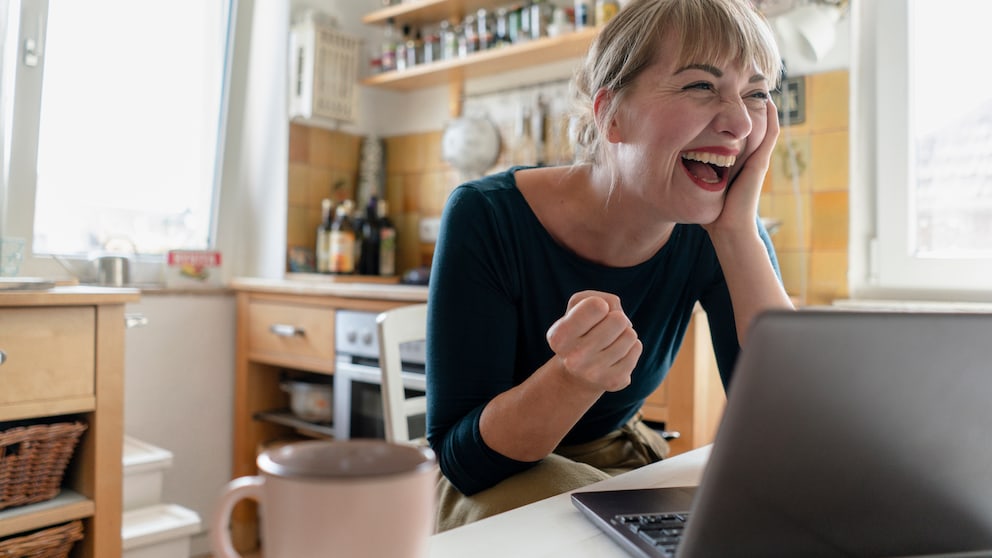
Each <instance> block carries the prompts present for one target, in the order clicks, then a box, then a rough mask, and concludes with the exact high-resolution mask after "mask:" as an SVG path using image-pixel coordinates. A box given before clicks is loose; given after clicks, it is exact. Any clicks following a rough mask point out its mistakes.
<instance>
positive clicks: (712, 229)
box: [427, 0, 792, 531]
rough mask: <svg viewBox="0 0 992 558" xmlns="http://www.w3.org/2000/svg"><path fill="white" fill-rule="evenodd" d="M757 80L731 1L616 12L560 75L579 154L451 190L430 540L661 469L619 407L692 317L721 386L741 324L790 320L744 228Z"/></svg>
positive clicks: (764, 119) (758, 102) (437, 336)
mask: <svg viewBox="0 0 992 558" xmlns="http://www.w3.org/2000/svg"><path fill="white" fill-rule="evenodd" d="M779 73H780V58H779V54H778V49H777V47H776V45H775V43H774V40H773V38H772V34H771V31H770V30H769V28H768V26H767V23H766V22H765V21H764V20H763V19H762V18H761V16H760V15H759V14H758V13H756V12H755V11H754V10H753V8H751V6H750V4H749V3H748V1H747V0H632V1H631V2H630V3H629V4H628V5H627V6H626V7H624V8H623V9H622V10H620V13H619V14H617V15H616V16H615V17H614V18H613V19H611V20H610V21H609V23H608V24H607V25H606V26H605V27H604V28H603V29H602V30H601V32H600V34H599V36H598V38H597V40H596V41H595V43H594V44H593V45H592V47H591V48H590V51H589V53H588V56H587V58H586V60H585V63H584V65H583V67H582V68H581V69H580V71H579V72H578V73H577V74H576V78H575V82H574V90H575V92H576V96H577V101H578V107H579V108H580V109H581V110H580V113H579V115H578V116H579V119H580V123H581V125H580V133H579V143H580V144H581V145H582V147H583V148H584V149H583V150H582V151H583V154H584V155H583V158H581V159H580V160H579V161H577V162H576V163H575V164H574V165H570V166H562V167H549V168H521V167H517V168H512V169H510V170H508V171H506V172H502V173H498V174H494V175H491V176H488V177H485V178H482V179H480V180H477V181H473V182H469V183H466V184H463V185H461V186H460V187H458V188H457V189H456V190H455V191H454V192H453V193H452V195H451V197H450V198H449V200H448V203H447V205H446V207H445V210H444V215H443V218H442V226H441V231H440V235H439V237H438V243H437V246H436V251H435V259H434V267H433V269H432V272H431V284H430V294H429V298H428V301H429V302H428V304H429V318H428V341H427V343H428V345H427V351H428V365H427V396H428V414H427V421H428V440H429V441H430V444H431V446H432V447H433V448H434V450H435V452H436V453H437V455H438V458H439V462H440V465H441V471H442V473H443V478H442V479H441V481H440V484H439V497H440V506H439V516H438V530H439V531H442V530H446V529H449V528H452V527H455V526H458V525H462V524H464V523H468V522H470V521H474V520H476V519H480V518H482V517H486V516H489V515H493V514H496V513H499V512H501V511H506V510H508V509H512V508H515V507H518V506H521V505H523V504H526V503H529V502H532V501H536V500H538V499H541V498H545V497H548V496H552V495H554V494H559V493H562V492H565V491H568V490H572V489H575V488H578V487H580V486H584V485H586V484H589V483H592V482H595V481H598V480H602V479H604V478H608V477H609V476H610V475H613V474H617V473H620V472H624V471H628V470H631V469H633V468H636V467H639V466H642V465H645V464H647V463H650V462H653V461H657V460H659V459H662V458H664V457H665V456H666V455H667V451H668V450H667V446H666V444H665V442H664V440H663V439H662V438H661V437H660V436H659V435H658V434H657V433H655V432H654V431H653V430H651V429H649V428H647V427H646V426H644V425H643V424H642V423H641V422H640V418H639V416H640V415H639V409H640V407H641V405H642V403H643V402H644V399H645V397H647V396H648V395H649V394H650V393H651V392H653V391H654V390H655V389H656V388H657V387H658V385H659V384H660V383H661V381H662V380H663V379H664V378H665V375H666V374H667V372H668V369H669V367H670V365H671V363H672V360H673V358H674V356H675V353H676V351H677V350H678V347H679V345H680V343H681V341H682V337H683V335H684V334H685V331H686V327H687V325H688V323H689V319H690V317H691V315H692V310H693V307H694V305H695V304H696V303H697V302H698V303H700V304H701V305H702V306H703V308H704V309H705V310H706V315H707V317H708V320H709V325H710V331H711V332H712V341H713V346H714V350H715V352H716V356H717V362H718V364H719V368H720V375H721V378H722V380H723V383H724V388H725V389H728V388H729V389H732V378H731V371H732V367H733V363H734V360H735V359H736V356H737V353H738V351H739V349H740V343H742V342H743V341H744V340H745V339H746V338H747V334H748V326H749V325H750V324H751V321H752V319H753V318H754V317H755V315H757V314H758V313H760V312H762V311H764V310H767V309H772V308H791V307H792V305H791V303H790V301H789V298H788V296H787V295H786V293H785V291H784V289H783V288H782V285H781V280H780V276H779V272H778V266H777V261H776V258H775V255H774V252H773V249H772V245H771V242H770V240H769V238H768V234H767V232H766V231H765V230H764V228H763V227H762V226H761V223H760V221H759V220H758V218H757V210H758V196H759V193H760V190H761V184H762V181H763V180H764V176H765V173H766V171H767V170H768V165H769V159H770V157H771V155H772V149H773V147H774V145H775V140H776V138H777V136H778V119H777V113H776V109H775V106H774V105H773V103H772V101H771V98H770V90H772V89H774V88H775V87H776V86H777V82H778V79H779Z"/></svg>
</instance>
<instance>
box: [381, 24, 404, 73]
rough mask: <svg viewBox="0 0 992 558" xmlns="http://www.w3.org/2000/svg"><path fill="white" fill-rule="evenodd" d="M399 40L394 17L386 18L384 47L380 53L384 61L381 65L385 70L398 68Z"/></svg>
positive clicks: (383, 36) (383, 37) (383, 38)
mask: <svg viewBox="0 0 992 558" xmlns="http://www.w3.org/2000/svg"><path fill="white" fill-rule="evenodd" d="M398 42H399V37H398V36H397V31H396V24H395V23H394V22H393V19H392V18H390V19H388V20H386V26H385V27H384V28H383V30H382V49H381V53H380V58H381V61H382V64H381V67H382V71H383V72H389V71H391V70H395V69H396V45H397V43H398Z"/></svg>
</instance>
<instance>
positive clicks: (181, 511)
mask: <svg viewBox="0 0 992 558" xmlns="http://www.w3.org/2000/svg"><path fill="white" fill-rule="evenodd" d="M199 531H200V516H199V515H198V514H197V513H196V512H195V511H193V510H190V509H187V508H184V507H182V506H177V505H175V504H158V505H155V506H147V507H144V508H141V509H137V510H131V511H126V512H124V521H123V524H122V525H121V545H122V547H123V549H124V553H123V558H189V554H190V538H191V537H192V536H193V535H195V534H196V533H198V532H199Z"/></svg>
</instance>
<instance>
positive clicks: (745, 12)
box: [572, 0, 782, 177]
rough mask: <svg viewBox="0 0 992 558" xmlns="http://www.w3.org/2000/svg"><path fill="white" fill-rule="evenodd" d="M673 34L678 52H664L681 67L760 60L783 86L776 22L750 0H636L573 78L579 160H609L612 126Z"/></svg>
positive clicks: (765, 71)
mask: <svg viewBox="0 0 992 558" xmlns="http://www.w3.org/2000/svg"><path fill="white" fill-rule="evenodd" d="M669 37H672V38H674V40H673V41H672V42H671V44H674V45H677V46H676V49H677V50H676V52H671V53H667V52H666V53H664V55H665V56H674V57H675V60H676V62H677V64H678V66H680V67H681V66H685V65H687V64H690V63H723V62H726V61H731V62H734V63H737V64H739V65H740V66H741V67H742V68H747V67H750V66H751V65H752V64H753V65H755V66H756V67H757V68H758V70H759V71H760V72H762V73H763V74H764V75H765V76H767V77H768V79H769V80H770V83H771V85H772V87H773V88H775V87H777V86H778V81H779V78H780V74H781V71H782V61H781V57H780V56H779V52H778V46H777V45H776V44H775V39H774V36H773V35H772V31H771V28H770V27H769V26H768V23H767V22H766V21H765V19H764V17H763V16H762V15H761V14H760V13H758V11H757V10H755V9H754V8H753V7H752V6H751V4H750V3H749V1H748V0H632V1H631V2H630V3H629V4H628V5H626V6H625V7H624V8H623V9H622V10H620V12H619V13H617V15H616V16H614V17H613V19H611V20H610V21H609V22H608V23H607V24H606V25H605V26H604V27H603V29H602V30H601V31H600V32H599V35H598V36H597V38H596V40H595V41H594V42H593V44H592V46H590V48H589V52H588V54H587V55H586V58H585V61H584V63H583V65H582V67H581V68H579V70H578V71H577V72H576V75H575V78H574V79H573V80H572V91H573V96H574V102H575V117H576V119H575V126H576V127H575V136H576V141H577V143H578V148H579V149H578V152H577V156H576V163H597V162H600V161H601V159H602V155H603V154H602V151H603V143H602V141H603V140H602V138H603V135H604V130H605V126H606V125H608V123H609V122H610V121H612V120H613V117H614V116H615V115H616V113H617V110H618V109H619V107H620V106H621V105H622V104H623V101H624V98H625V97H626V93H627V92H628V89H629V87H630V86H631V84H632V83H633V82H634V80H635V79H636V78H637V76H638V75H639V74H640V73H641V72H642V71H643V70H644V69H645V68H647V67H648V66H649V65H651V64H652V63H653V62H654V61H655V60H656V57H657V56H658V51H659V49H660V48H661V47H660V45H661V44H662V40H663V39H666V38H669ZM600 89H606V90H607V91H610V92H611V93H612V95H611V96H610V97H609V100H608V101H607V102H608V104H607V106H606V107H605V110H604V111H603V113H602V115H601V116H600V118H599V119H598V122H597V119H596V116H595V112H594V110H593V102H594V99H595V97H596V92H597V91H599V90H600ZM600 126H603V127H604V128H603V129H601V128H600ZM607 163H608V164H609V163H610V162H609V161H607ZM611 174H613V176H614V177H615V176H616V173H615V172H612V173H611Z"/></svg>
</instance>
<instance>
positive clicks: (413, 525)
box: [210, 440, 437, 558]
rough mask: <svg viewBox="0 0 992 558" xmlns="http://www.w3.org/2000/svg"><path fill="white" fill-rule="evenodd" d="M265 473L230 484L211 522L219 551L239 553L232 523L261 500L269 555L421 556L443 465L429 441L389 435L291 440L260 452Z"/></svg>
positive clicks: (226, 556) (229, 555)
mask: <svg viewBox="0 0 992 558" xmlns="http://www.w3.org/2000/svg"><path fill="white" fill-rule="evenodd" d="M258 469H259V471H260V474H259V475H257V476H251V477H240V478H237V479H234V480H233V481H231V482H230V483H228V484H227V486H226V487H225V488H224V492H223V494H222V495H221V499H220V502H219V505H218V507H217V510H216V512H215V513H214V517H213V521H212V522H211V530H210V544H211V546H212V549H213V552H214V553H215V555H216V556H218V557H220V558H237V557H238V556H239V554H238V553H237V552H236V551H235V550H234V547H233V546H232V544H231V535H230V530H229V529H228V525H229V523H230V517H231V510H232V509H233V508H234V505H235V504H237V503H238V502H239V501H241V500H243V499H245V498H250V499H253V500H255V501H257V502H258V505H259V513H258V515H259V521H260V523H261V538H262V543H261V544H262V553H263V554H264V555H265V557H266V558H310V557H318V556H319V557H321V558H366V557H367V558H382V557H384V556H389V557H390V558H421V557H423V556H426V555H427V542H428V538H429V537H430V534H431V532H432V530H433V527H434V509H435V504H434V490H435V482H436V480H437V465H436V460H435V458H434V453H433V452H432V451H431V450H430V449H427V448H418V447H413V446H406V445H398V444H391V443H388V442H385V441H383V440H348V441H312V442H297V443H292V444H288V445H285V446H282V447H279V448H276V449H272V450H268V451H265V452H263V453H262V454H261V455H259V457H258Z"/></svg>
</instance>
